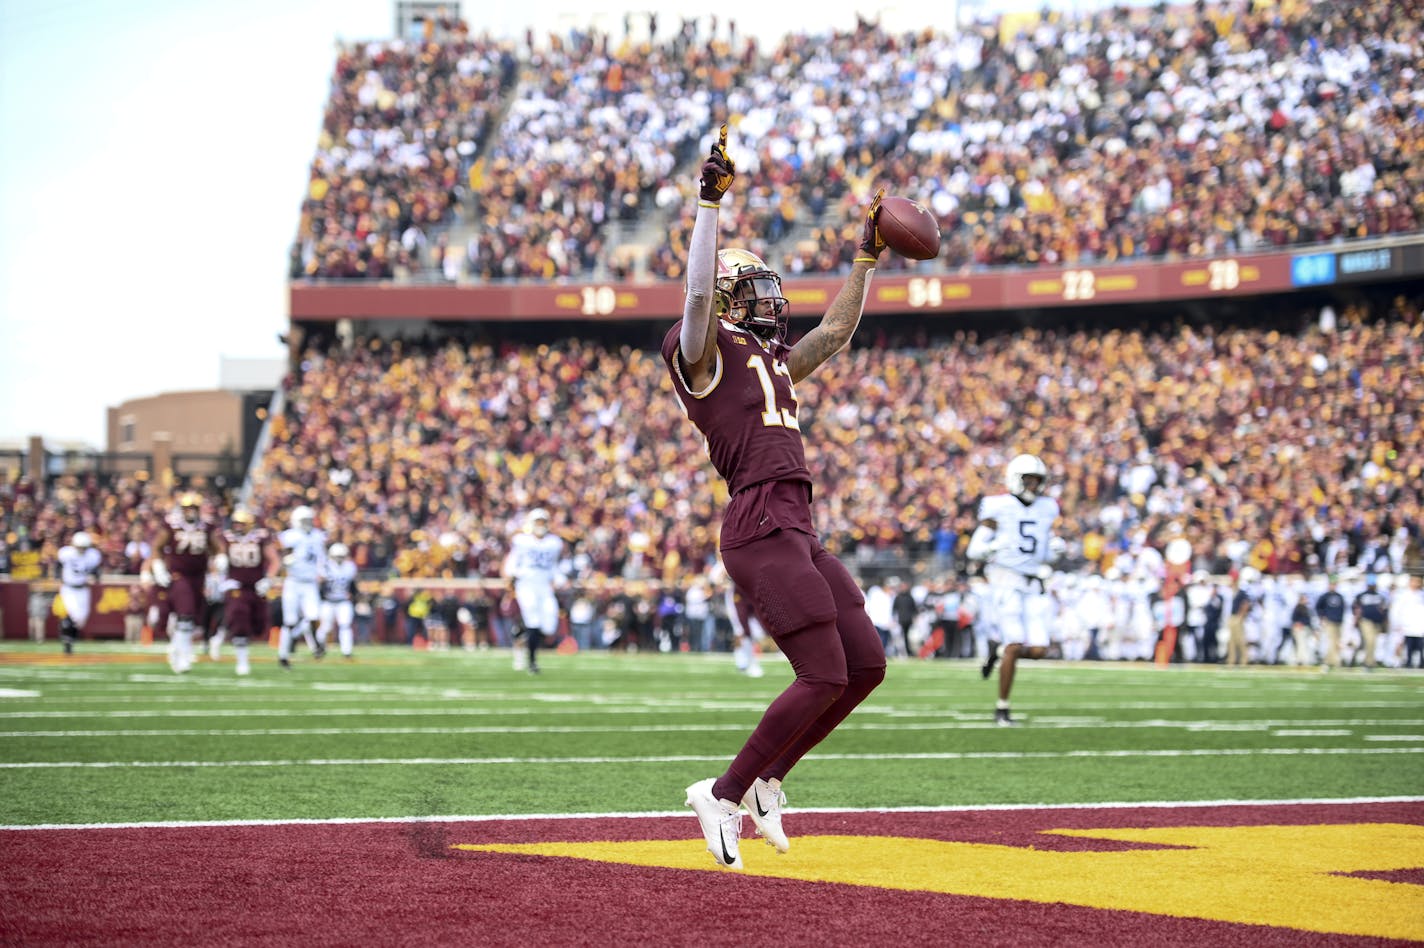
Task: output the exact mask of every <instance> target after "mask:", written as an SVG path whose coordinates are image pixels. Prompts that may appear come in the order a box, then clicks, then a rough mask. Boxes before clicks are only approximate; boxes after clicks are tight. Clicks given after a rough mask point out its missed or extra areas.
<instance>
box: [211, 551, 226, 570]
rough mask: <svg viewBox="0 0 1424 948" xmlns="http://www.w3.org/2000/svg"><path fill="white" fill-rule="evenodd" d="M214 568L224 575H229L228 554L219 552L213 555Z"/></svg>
mask: <svg viewBox="0 0 1424 948" xmlns="http://www.w3.org/2000/svg"><path fill="white" fill-rule="evenodd" d="M213 569H214V570H216V571H217V572H219V573H222V574H223V575H227V554H226V553H219V554H218V555H217V556H215V557H213Z"/></svg>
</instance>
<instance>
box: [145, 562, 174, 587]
mask: <svg viewBox="0 0 1424 948" xmlns="http://www.w3.org/2000/svg"><path fill="white" fill-rule="evenodd" d="M149 568H150V569H151V570H152V571H153V581H154V582H155V583H157V584H158V585H160V586H162V587H163V588H164V589H167V588H168V587H169V586H171V585H173V574H172V573H170V572H168V564H167V563H165V562H163V561H162V560H154V561H153V563H152V564H151V565H150V567H149Z"/></svg>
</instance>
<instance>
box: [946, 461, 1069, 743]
mask: <svg viewBox="0 0 1424 948" xmlns="http://www.w3.org/2000/svg"><path fill="white" fill-rule="evenodd" d="M1047 481H1048V468H1047V467H1046V466H1044V463H1043V462H1042V461H1041V460H1039V459H1038V458H1037V457H1035V456H1033V455H1032V454H1020V455H1019V456H1018V457H1016V458H1014V459H1013V460H1012V461H1010V462H1009V466H1008V468H1007V469H1006V471H1005V476H1004V482H1005V484H1006V485H1007V486H1008V488H1009V492H1008V493H1007V494H993V495H991V496H989V497H985V498H984V499H983V500H982V501H980V503H979V526H978V528H977V529H976V530H975V531H974V535H973V536H972V537H971V538H970V540H969V549H968V550H967V551H966V554H967V555H968V557H969V558H970V559H971V560H979V561H982V562H983V563H984V579H985V580H986V581H987V582H988V584H989V590H988V591H989V602H988V608H987V609H986V610H985V611H986V617H985V618H986V620H987V621H988V622H989V623H991V630H990V637H991V639H993V640H995V641H991V642H990V643H989V655H988V658H987V659H986V660H985V662H984V667H983V669H982V674H983V676H984V677H985V678H988V677H989V675H990V674H991V673H992V672H993V670H994V665H995V663H996V662H999V661H1001V660H1002V665H1001V666H1000V668H999V700H998V704H997V707H996V709H995V712H994V720H995V721H997V722H998V723H999V724H1001V725H1005V726H1009V725H1012V724H1013V723H1014V721H1013V719H1012V718H1011V717H1010V716H1009V692H1010V690H1012V688H1013V686H1014V668H1015V666H1016V665H1017V663H1018V659H1020V658H1042V657H1043V656H1044V655H1046V654H1047V652H1048V643H1049V636H1048V621H1049V617H1050V615H1051V613H1052V610H1053V602H1052V599H1051V598H1050V597H1049V595H1048V593H1047V590H1046V589H1045V587H1044V579H1045V578H1046V577H1048V576H1050V575H1052V569H1051V568H1050V567H1049V565H1048V563H1049V560H1051V559H1053V558H1054V557H1056V556H1058V555H1059V553H1061V552H1062V546H1063V541H1062V540H1059V539H1058V538H1057V537H1055V536H1054V535H1053V524H1054V522H1055V521H1057V520H1058V501H1056V500H1054V499H1053V498H1051V497H1045V496H1043V494H1042V491H1043V488H1044V485H1045V484H1046V483H1047Z"/></svg>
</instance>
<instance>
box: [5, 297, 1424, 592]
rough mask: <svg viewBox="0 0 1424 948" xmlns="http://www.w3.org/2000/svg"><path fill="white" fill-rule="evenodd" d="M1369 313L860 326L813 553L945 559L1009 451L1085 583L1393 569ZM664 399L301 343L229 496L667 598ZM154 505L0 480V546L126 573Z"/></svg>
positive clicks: (555, 361)
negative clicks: (1043, 498)
mask: <svg viewBox="0 0 1424 948" xmlns="http://www.w3.org/2000/svg"><path fill="white" fill-rule="evenodd" d="M1381 307H1382V308H1381V309H1380V311H1377V312H1370V311H1367V310H1366V309H1364V308H1363V307H1360V308H1346V309H1345V310H1343V311H1342V312H1340V313H1339V314H1338V315H1337V314H1335V313H1334V312H1333V311H1329V312H1326V313H1324V314H1321V315H1320V318H1319V319H1318V320H1317V319H1316V318H1315V317H1314V316H1313V315H1312V316H1310V317H1309V318H1308V319H1307V320H1306V323H1305V324H1304V325H1303V326H1298V327H1296V328H1295V329H1294V330H1291V329H1289V328H1284V327H1276V328H1270V327H1239V328H1230V327H1224V326H1222V327H1210V326H1194V325H1188V324H1185V323H1183V324H1180V325H1177V326H1174V327H1168V328H1164V329H1162V330H1160V331H1148V330H1129V329H1107V330H1101V329H1099V330H1090V329H1082V330H1076V331H1063V330H1059V331H1046V330H1035V329H1029V330H1023V331H1018V332H1014V333H993V334H984V335H979V334H976V333H972V332H958V333H956V334H954V335H953V336H952V337H950V338H946V339H929V338H918V339H909V340H906V339H896V338H892V337H890V336H889V335H888V334H886V333H885V332H884V331H882V332H881V334H880V337H879V338H876V336H875V333H874V331H873V330H872V332H871V333H867V339H868V342H867V343H866V344H863V345H859V346H858V347H856V348H853V349H852V350H851V351H850V352H848V353H846V354H845V355H844V357H843V358H842V359H840V360H837V362H835V363H832V364H830V365H828V366H827V367H826V372H825V373H824V374H823V375H822V376H820V377H818V378H817V379H815V380H807V381H806V382H805V383H804V385H805V386H808V389H807V397H806V398H805V405H806V406H807V407H806V408H805V409H804V414H803V416H802V424H803V426H804V427H805V428H806V429H807V430H808V431H812V432H814V435H813V436H812V437H810V438H808V448H807V450H808V458H807V460H808V463H809V464H810V466H811V468H812V472H813V475H814V476H815V477H816V478H817V481H818V483H821V484H824V485H825V487H824V489H823V490H824V493H825V494H826V495H827V496H826V497H825V500H824V506H823V510H824V514H823V516H824V517H825V522H824V523H822V524H820V528H821V530H822V532H823V535H824V537H825V540H826V543H827V546H828V548H831V549H835V550H837V551H839V552H841V553H843V554H846V555H848V556H851V557H852V561H853V562H859V563H862V564H866V565H867V566H869V565H872V564H873V563H874V562H875V561H876V560H877V558H890V559H894V558H902V559H903V558H904V557H911V558H924V557H933V558H936V559H937V560H938V561H939V562H940V563H941V564H944V565H947V566H951V567H952V566H955V565H961V564H958V563H957V561H956V557H957V556H958V554H959V552H960V550H961V548H962V545H963V543H964V540H965V538H966V537H967V534H968V532H969V531H971V530H972V528H973V521H972V518H973V512H974V504H975V502H976V500H977V498H978V497H979V496H980V495H982V494H983V493H985V492H986V491H991V490H993V489H995V488H996V487H997V486H998V479H999V477H1000V472H1001V470H1002V466H1003V463H1004V461H1005V460H1006V459H1007V457H1009V456H1011V455H1012V454H1013V453H1015V452H1017V451H1020V450H1028V451H1031V452H1033V453H1036V454H1039V455H1041V456H1043V457H1044V458H1046V459H1048V461H1049V464H1050V468H1051V470H1052V475H1053V480H1054V483H1055V491H1056V496H1057V498H1058V500H1059V501H1060V503H1061V505H1062V508H1063V512H1064V520H1063V522H1062V524H1061V533H1062V534H1063V535H1064V536H1065V537H1067V538H1069V540H1070V542H1072V543H1073V545H1074V552H1075V556H1076V558H1077V559H1078V560H1079V561H1081V562H1082V563H1083V564H1086V565H1088V566H1089V567H1091V568H1092V569H1093V570H1095V571H1098V572H1102V571H1105V570H1106V569H1107V568H1109V567H1111V565H1112V561H1113V558H1114V557H1115V556H1116V555H1119V554H1120V553H1122V552H1123V551H1127V550H1129V549H1130V548H1132V547H1133V546H1134V544H1136V545H1139V546H1140V545H1142V544H1150V545H1153V546H1155V547H1157V548H1158V549H1161V547H1162V545H1163V544H1164V543H1165V542H1166V540H1167V538H1168V537H1170V536H1174V535H1178V534H1180V535H1183V536H1185V537H1187V538H1188V539H1189V540H1190V541H1191V543H1192V544H1193V548H1194V551H1195V561H1196V564H1197V565H1199V566H1201V567H1202V568H1205V569H1208V570H1210V571H1212V572H1216V573H1224V572H1227V571H1228V570H1230V569H1233V568H1238V567H1242V566H1250V567H1253V568H1255V569H1258V570H1260V571H1261V572H1262V573H1265V574H1268V575H1270V574H1285V573H1311V572H1323V571H1328V570H1335V569H1339V568H1342V567H1344V566H1346V565H1359V564H1363V565H1364V566H1366V567H1367V568H1374V567H1375V560H1376V559H1377V558H1379V557H1381V556H1383V555H1384V551H1386V550H1388V549H1390V548H1391V545H1392V544H1394V545H1398V544H1399V543H1400V542H1401V538H1402V542H1403V544H1404V547H1407V548H1409V549H1411V550H1413V551H1414V552H1413V554H1412V555H1413V556H1415V557H1418V555H1419V550H1420V546H1421V541H1420V537H1421V535H1424V428H1421V426H1420V424H1419V419H1420V418H1424V389H1421V387H1420V382H1419V378H1418V373H1417V367H1418V366H1419V365H1420V364H1424V323H1422V322H1421V319H1420V301H1419V300H1418V299H1410V298H1404V297H1399V298H1396V299H1395V300H1394V301H1393V302H1382V303H1381ZM1302 318H1303V319H1305V317H1302ZM666 384H667V383H666V380H665V378H664V377H663V373H662V372H661V371H660V367H659V365H658V363H657V359H656V355H655V354H654V353H652V352H651V351H650V350H648V349H642V348H635V347H632V346H617V345H612V344H607V343H600V342H593V341H590V340H585V339H577V338H562V339H559V340H557V341H551V342H550V343H549V344H548V345H538V346H533V345H514V344H504V345H491V344H483V343H480V344H469V345H466V344H463V343H460V342H455V341H450V340H443V341H432V342H428V343H412V342H401V341H386V340H379V339H369V340H364V341H359V342H358V343H357V344H355V345H353V346H352V347H350V348H349V349H347V348H343V347H341V346H339V345H331V346H329V347H328V346H323V347H312V348H309V350H308V351H307V352H306V354H305V356H304V357H303V360H302V363H301V366H300V371H299V372H298V373H296V374H295V375H294V377H293V378H292V379H291V381H290V386H289V390H288V392H287V410H286V412H285V413H284V414H283V415H281V416H279V417H276V418H274V419H273V421H272V432H271V434H272V438H271V444H270V447H269V448H268V450H267V452H266V453H265V455H264V456H263V457H262V460H261V467H260V470H258V471H257V472H256V476H255V478H254V481H253V483H254V488H255V491H254V494H253V496H252V498H251V504H252V506H253V508H254V510H255V511H256V512H258V513H259V515H260V516H261V517H264V518H266V519H268V520H270V521H271V522H273V523H274V524H275V523H278V522H280V521H281V519H282V517H283V516H284V515H285V512H286V511H289V510H290V509H291V508H293V507H294V506H296V505H298V504H305V505H308V506H311V507H313V508H315V509H316V510H317V511H318V516H319V518H320V519H321V521H322V523H323V525H324V526H325V527H326V528H327V529H328V532H329V533H330V534H331V535H332V537H333V539H339V540H341V541H342V542H345V543H347V544H348V545H349V546H350V547H351V550H352V556H353V559H355V561H356V562H357V564H358V565H359V566H360V567H362V569H363V570H367V571H373V572H379V573H382V574H389V575H401V576H442V575H455V576H465V575H477V576H478V575H484V576H490V575H494V573H495V572H497V569H498V563H499V561H500V559H501V558H502V556H503V554H504V552H505V549H506V541H507V536H508V534H509V532H510V529H511V527H512V525H513V524H515V523H516V522H517V521H518V518H519V517H520V516H521V515H522V514H523V512H525V511H526V510H528V509H529V508H531V507H533V506H536V505H537V506H543V507H546V508H548V509H550V510H551V511H554V512H555V523H554V528H555V529H556V530H557V531H558V532H559V533H561V534H563V535H564V536H566V537H567V538H568V539H569V541H570V542H571V543H572V544H573V545H574V548H575V550H576V551H577V555H578V562H579V563H580V564H581V571H582V573H583V574H584V575H592V574H598V575H605V576H623V577H628V578H634V577H652V578H665V579H668V580H677V581H681V580H683V579H685V578H686V577H688V576H691V575H694V574H696V573H697V572H699V571H701V570H702V569H704V568H705V567H706V566H707V564H709V563H710V562H711V561H712V560H713V559H714V558H715V553H716V530H717V528H716V524H717V519H716V515H715V511H716V510H717V505H718V503H719V502H720V500H721V499H722V498H721V497H720V496H719V492H720V491H722V490H723V487H722V485H721V484H720V482H719V481H717V480H716V479H715V478H714V477H712V476H711V475H710V473H709V471H708V470H707V466H706V465H705V464H704V463H702V457H701V453H700V451H701V449H700V447H699V445H697V444H696V443H694V441H693V440H692V438H691V437H690V436H689V434H688V433H687V432H686V431H685V430H683V429H684V425H683V423H682V418H681V415H680V413H679V412H678V410H677V407H676V402H675V400H674V399H672V398H671V397H670V394H669V393H668V392H667V391H665V390H664V389H665V386H666ZM812 388H814V389H816V390H815V391H811V389H812ZM812 406H825V407H814V408H813V407H812ZM197 486H199V487H202V486H203V485H201V484H199V485H197ZM169 492H170V485H165V484H163V483H160V482H158V481H155V480H151V479H146V478H142V477H140V476H136V475H134V476H126V477H121V478H118V479H117V480H115V481H112V482H105V481H101V480H100V479H99V478H98V477H97V476H96V475H92V474H91V475H66V476H63V477H61V478H59V479H58V480H57V481H56V482H55V483H54V484H53V485H51V486H50V487H49V489H48V490H47V491H44V492H38V491H36V490H35V486H34V485H33V484H30V483H28V482H27V481H25V480H23V479H16V480H11V481H9V482H7V483H5V484H4V485H3V486H0V522H3V525H4V528H5V529H4V533H3V534H0V536H3V537H4V539H5V541H6V544H7V546H8V547H11V548H14V547H17V546H19V547H23V548H25V549H44V550H46V551H47V553H48V554H49V555H50V556H51V557H52V554H53V552H54V551H55V550H57V548H58V545H59V544H60V543H61V541H63V540H64V539H65V538H66V537H67V536H68V535H69V534H71V533H73V532H74V531H76V530H80V529H83V530H87V531H89V532H90V533H92V534H93V535H94V536H95V537H96V542H97V545H98V547H99V549H100V550H101V552H103V553H104V555H105V557H106V561H105V562H106V568H108V569H125V568H132V567H133V566H136V565H137V564H138V563H139V562H141V560H142V553H143V544H144V543H145V542H146V541H149V540H151V537H152V533H153V529H154V527H155V526H156V519H155V518H156V517H158V516H160V515H161V514H162V513H163V512H164V511H166V510H167V509H168V506H169V504H170V500H171V498H170V497H169ZM211 501H212V503H213V506H214V508H215V509H217V510H219V511H221V510H225V509H226V507H227V506H228V504H229V503H230V501H231V498H230V497H224V496H218V495H216V494H213V495H212V496H211Z"/></svg>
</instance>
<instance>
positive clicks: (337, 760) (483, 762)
mask: <svg viewBox="0 0 1424 948" xmlns="http://www.w3.org/2000/svg"><path fill="white" fill-rule="evenodd" d="M1421 751H1424V746H1420V747H1262V748H1245V747H1234V748H1233V747H1224V748H1210V747H1198V748H1184V749H1180V750H1079V751H943V752H937V751H927V752H923V753H914V754H816V755H814V756H813V757H810V758H808V759H810V760H822V761H824V760H1066V759H1070V758H1079V759H1084V758H1086V759H1102V758H1110V757H1111V758H1159V757H1257V756H1260V757H1294V756H1318V755H1349V756H1356V755H1378V754H1416V753H1419V752H1421ZM726 759H727V758H726V755H725V754H717V755H710V754H667V755H655V756H641V757H365V758H362V757H333V758H325V757H314V758H306V759H297V758H292V759H286V760H88V761H82V760H65V761H7V762H0V770H91V769H119V768H126V767H132V768H144V769H169V768H185V769H186V768H190V767H205V768H206V767H222V768H228V767H384V766H417V765H418V766H439V767H446V766H451V767H478V766H489V765H503V764H518V765H519V766H536V765H541V764H618V765H620V766H622V765H627V764H672V763H705V762H708V761H725V760H726Z"/></svg>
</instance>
